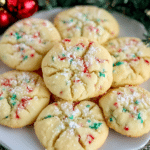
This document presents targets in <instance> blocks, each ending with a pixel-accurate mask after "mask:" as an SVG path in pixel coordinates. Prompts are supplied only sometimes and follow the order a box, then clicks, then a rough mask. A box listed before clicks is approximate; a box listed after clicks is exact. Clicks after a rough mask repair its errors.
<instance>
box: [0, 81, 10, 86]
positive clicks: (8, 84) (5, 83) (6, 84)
mask: <svg viewBox="0 0 150 150" xmlns="http://www.w3.org/2000/svg"><path fill="white" fill-rule="evenodd" d="M1 85H4V86H11V84H10V80H9V79H4V82H3V83H1Z"/></svg>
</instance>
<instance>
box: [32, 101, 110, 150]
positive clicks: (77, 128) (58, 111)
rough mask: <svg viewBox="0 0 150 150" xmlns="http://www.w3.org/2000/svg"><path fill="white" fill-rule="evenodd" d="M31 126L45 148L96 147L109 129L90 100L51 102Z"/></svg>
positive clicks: (75, 149) (90, 149) (86, 149)
mask: <svg viewBox="0 0 150 150" xmlns="http://www.w3.org/2000/svg"><path fill="white" fill-rule="evenodd" d="M34 128H35V133H36V135H37V137H38V139H39V140H40V142H41V143H42V145H43V146H44V147H45V148H46V149H47V150H55V149H57V150H96V149H98V148H99V147H101V146H102V145H103V143H104V142H105V140H106V138H107V136H108V132H109V129H108V127H107V125H106V123H105V121H104V118H103V116H102V112H101V110H100V108H99V107H98V106H97V105H96V104H95V103H93V102H89V101H82V102H77V103H73V102H66V101H61V102H57V103H53V104H50V105H49V106H47V107H46V108H45V109H44V110H43V111H42V112H41V113H40V115H39V117H38V118H37V120H36V122H35V124H34Z"/></svg>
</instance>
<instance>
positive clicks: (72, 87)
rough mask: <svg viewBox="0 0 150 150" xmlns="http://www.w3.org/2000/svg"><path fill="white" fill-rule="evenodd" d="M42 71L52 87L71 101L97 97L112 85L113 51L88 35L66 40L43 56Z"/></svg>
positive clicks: (49, 86)
mask: <svg viewBox="0 0 150 150" xmlns="http://www.w3.org/2000/svg"><path fill="white" fill-rule="evenodd" d="M42 71H43V77H44V81H45V84H46V86H47V87H48V88H49V90H50V91H51V92H52V93H53V94H54V95H56V96H57V97H60V98H62V99H64V100H69V101H78V100H84V99H87V98H91V97H96V96H98V95H100V94H103V93H105V92H106V91H107V90H108V89H109V88H110V86H111V84H112V60H111V56H110V54H109V53H108V51H107V50H106V49H105V48H104V47H102V46H100V45H99V44H98V43H97V42H93V41H90V40H88V39H87V38H72V39H64V40H62V42H60V43H58V44H56V45H55V46H54V47H53V48H52V49H51V50H50V51H49V52H48V53H47V55H46V56H45V57H44V59H43V61H42Z"/></svg>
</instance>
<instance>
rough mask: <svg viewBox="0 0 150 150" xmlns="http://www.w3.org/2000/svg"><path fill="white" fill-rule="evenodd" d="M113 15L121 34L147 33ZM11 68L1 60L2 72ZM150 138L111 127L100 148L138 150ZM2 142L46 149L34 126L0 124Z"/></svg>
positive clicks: (48, 15) (14, 148)
mask: <svg viewBox="0 0 150 150" xmlns="http://www.w3.org/2000/svg"><path fill="white" fill-rule="evenodd" d="M60 11H62V9H61V8H57V9H54V10H51V11H41V12H38V13H36V14H35V15H34V16H33V17H36V18H42V19H48V20H51V21H53V19H54V17H55V16H56V14H57V13H58V12H60ZM113 16H114V17H115V18H116V19H117V21H118V22H119V24H120V35H119V36H130V37H139V38H143V33H146V31H145V28H144V26H143V25H142V24H141V23H139V22H137V21H135V20H133V19H130V18H128V17H126V16H124V15H122V14H119V13H116V12H113ZM9 70H12V69H10V68H9V67H7V66H6V65H4V64H3V63H2V62H1V61H0V74H2V73H4V72H6V71H9ZM142 87H144V88H145V89H147V90H149V87H150V80H148V81H147V82H145V83H144V84H142ZM149 139H150V133H148V134H146V135H144V136H142V137H140V138H129V137H126V136H123V135H121V134H119V133H117V132H115V131H113V130H111V129H110V132H109V136H108V138H107V140H106V142H105V143H104V145H103V146H102V147H101V148H100V149H99V150H138V149H140V148H142V147H143V146H144V145H145V144H146V143H147V142H148V141H149ZM0 143H3V144H4V145H5V146H7V147H9V148H10V149H11V150H44V148H43V147H42V146H41V144H40V142H39V140H38V139H37V137H36V135H35V133H34V130H33V127H32V126H28V127H24V128H21V129H10V128H7V127H4V126H1V125H0Z"/></svg>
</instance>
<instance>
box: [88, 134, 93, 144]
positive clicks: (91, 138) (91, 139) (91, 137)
mask: <svg viewBox="0 0 150 150" xmlns="http://www.w3.org/2000/svg"><path fill="white" fill-rule="evenodd" d="M88 137H90V141H88V142H89V144H91V143H92V142H93V140H94V137H93V136H92V135H91V134H89V135H87V138H88Z"/></svg>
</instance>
